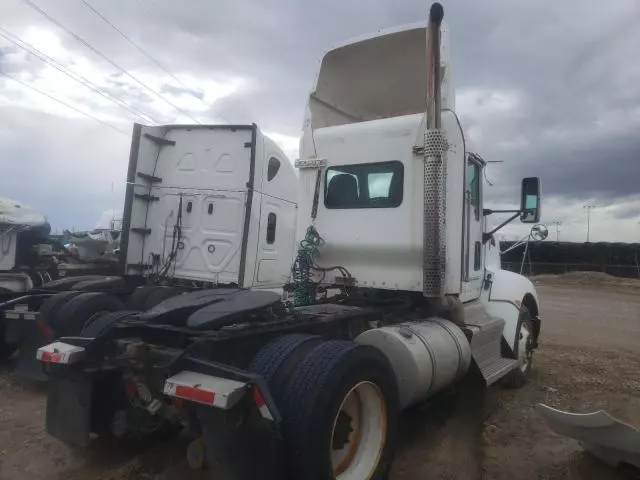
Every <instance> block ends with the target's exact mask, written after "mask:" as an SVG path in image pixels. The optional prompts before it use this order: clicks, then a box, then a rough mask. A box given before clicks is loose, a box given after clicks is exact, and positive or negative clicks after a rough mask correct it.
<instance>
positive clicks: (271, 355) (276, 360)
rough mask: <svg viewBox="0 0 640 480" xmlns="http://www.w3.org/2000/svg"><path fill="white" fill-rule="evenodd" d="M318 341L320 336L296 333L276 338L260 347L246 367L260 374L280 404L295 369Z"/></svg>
mask: <svg viewBox="0 0 640 480" xmlns="http://www.w3.org/2000/svg"><path fill="white" fill-rule="evenodd" d="M320 343H322V339H321V338H320V337H317V336H314V335H303V334H297V333H294V334H291V335H285V336H284V337H280V338H276V339H275V340H273V341H272V342H270V343H267V344H266V345H265V346H264V347H262V348H261V349H260V351H259V352H258V354H257V355H256V356H255V357H254V358H253V360H252V361H251V364H250V365H249V367H248V368H247V369H248V370H249V371H250V372H253V373H257V374H259V375H262V377H263V378H264V379H265V380H266V382H267V385H268V387H269V391H270V392H271V394H272V395H273V397H274V399H275V401H276V405H280V403H282V394H283V393H284V391H285V390H286V387H287V384H288V382H289V380H290V379H291V377H292V376H293V373H294V371H295V369H296V368H297V367H298V365H300V362H302V361H303V360H304V359H305V358H306V357H307V355H308V354H309V352H310V351H311V350H313V349H314V348H315V347H317V346H318V345H319V344H320Z"/></svg>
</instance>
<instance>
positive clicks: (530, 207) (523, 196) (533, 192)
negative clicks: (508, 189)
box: [520, 177, 540, 223]
mask: <svg viewBox="0 0 640 480" xmlns="http://www.w3.org/2000/svg"><path fill="white" fill-rule="evenodd" d="M520 210H522V213H521V214H520V221H521V222H522V223H538V222H539V221H540V179H539V178H538V177H527V178H523V179H522V192H521V193H520Z"/></svg>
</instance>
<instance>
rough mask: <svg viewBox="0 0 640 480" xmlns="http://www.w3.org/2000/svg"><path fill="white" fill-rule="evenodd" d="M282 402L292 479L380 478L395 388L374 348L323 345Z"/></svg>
mask: <svg viewBox="0 0 640 480" xmlns="http://www.w3.org/2000/svg"><path fill="white" fill-rule="evenodd" d="M282 398H283V405H282V406H281V410H282V414H283V430H284V432H283V433H284V439H285V444H286V448H287V451H288V455H287V457H288V458H289V459H290V460H291V461H290V465H289V468H290V469H291V474H292V477H293V478H304V479H305V480H328V479H336V480H362V479H370V480H382V479H385V478H386V476H387V474H388V471H389V468H390V467H391V462H392V460H393V450H394V447H395V435H396V427H397V415H398V414H397V411H398V388H397V384H396V379H395V375H394V373H393V370H392V368H391V365H390V364H389V362H388V360H387V358H386V357H385V356H384V355H383V354H382V353H381V352H380V351H379V350H377V349H375V348H373V347H370V346H365V345H356V344H354V343H353V342H347V341H328V342H323V343H321V344H320V345H318V346H317V347H315V348H314V349H313V350H312V351H311V352H310V353H309V354H308V356H307V357H306V358H305V359H304V360H303V361H302V362H301V363H300V365H299V366H298V368H297V369H296V370H295V372H294V373H293V376H292V377H291V380H290V381H289V382H288V385H287V387H286V391H285V393H284V395H283V396H282Z"/></svg>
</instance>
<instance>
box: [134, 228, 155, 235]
mask: <svg viewBox="0 0 640 480" xmlns="http://www.w3.org/2000/svg"><path fill="white" fill-rule="evenodd" d="M131 231H132V232H134V233H140V234H142V235H149V234H150V233H151V229H150V228H144V227H131Z"/></svg>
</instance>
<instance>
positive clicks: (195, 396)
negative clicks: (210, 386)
mask: <svg viewBox="0 0 640 480" xmlns="http://www.w3.org/2000/svg"><path fill="white" fill-rule="evenodd" d="M174 395H175V396H176V397H179V398H184V399H185V400H192V401H194V402H198V403H204V404H205V405H213V402H214V400H215V398H216V393H215V392H208V391H207V390H200V389H199V388H196V387H187V386H185V385H177V386H176V391H175V393H174Z"/></svg>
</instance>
